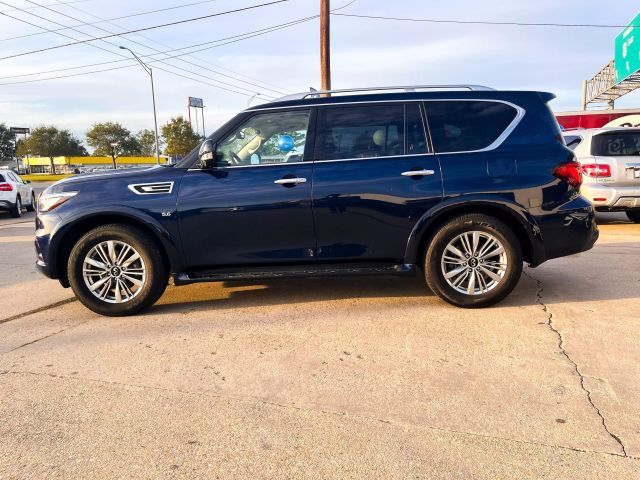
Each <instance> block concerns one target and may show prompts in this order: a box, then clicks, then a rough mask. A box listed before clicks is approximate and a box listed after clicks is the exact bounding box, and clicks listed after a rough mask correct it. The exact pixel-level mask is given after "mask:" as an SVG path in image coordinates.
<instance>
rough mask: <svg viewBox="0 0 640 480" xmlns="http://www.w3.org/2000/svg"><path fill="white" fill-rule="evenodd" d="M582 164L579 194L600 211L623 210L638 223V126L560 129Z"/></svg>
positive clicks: (639, 179) (639, 199)
mask: <svg viewBox="0 0 640 480" xmlns="http://www.w3.org/2000/svg"><path fill="white" fill-rule="evenodd" d="M563 136H564V140H565V142H566V143H567V146H568V147H569V148H571V149H572V150H573V151H574V152H575V154H576V157H577V158H578V161H579V162H580V163H581V164H582V178H583V183H582V188H581V192H582V194H583V195H584V196H585V197H587V198H588V199H589V200H590V201H591V202H592V203H593V205H594V206H595V208H596V210H597V211H600V212H619V211H620V212H622V211H624V212H626V214H627V217H629V220H631V221H632V222H635V223H640V128H629V127H620V128H590V129H584V130H570V131H567V132H564V133H563Z"/></svg>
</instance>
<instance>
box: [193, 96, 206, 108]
mask: <svg viewBox="0 0 640 480" xmlns="http://www.w3.org/2000/svg"><path fill="white" fill-rule="evenodd" d="M189 106H190V107H194V108H203V107H204V101H203V100H202V99H201V98H196V97H189Z"/></svg>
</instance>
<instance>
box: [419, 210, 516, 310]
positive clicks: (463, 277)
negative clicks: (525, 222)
mask: <svg viewBox="0 0 640 480" xmlns="http://www.w3.org/2000/svg"><path fill="white" fill-rule="evenodd" d="M424 266H425V277H426V281H427V284H428V285H429V288H431V290H432V291H433V292H434V293H435V294H436V295H438V296H439V297H440V298H442V299H443V300H445V301H447V302H449V303H451V304H453V305H456V306H458V307H463V308H473V307H487V306H490V305H493V304H495V303H497V302H499V301H500V300H502V299H503V298H505V297H506V296H507V295H508V294H509V293H510V292H511V291H512V290H513V289H514V288H515V286H516V285H517V283H518V280H519V279H520V275H521V274H522V248H521V246H520V242H519V241H518V239H517V237H516V236H515V234H514V233H513V231H512V230H511V229H510V228H509V227H508V226H507V225H506V224H505V223H504V222H502V221H500V220H498V219H497V218H494V217H491V216H489V215H483V214H469V215H463V216H460V217H456V218H454V219H452V220H450V221H449V222H447V223H446V224H445V225H444V226H442V227H441V228H440V229H439V230H438V232H437V233H436V234H435V235H434V236H433V238H432V239H431V241H430V243H429V247H428V248H427V250H426V254H425V260H424Z"/></svg>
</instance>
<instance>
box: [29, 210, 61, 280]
mask: <svg viewBox="0 0 640 480" xmlns="http://www.w3.org/2000/svg"><path fill="white" fill-rule="evenodd" d="M59 223H60V217H58V216H57V215H56V214H53V213H50V214H38V216H37V217H36V238H35V242H34V245H35V250H36V267H37V268H38V270H40V272H42V274H43V275H45V276H46V277H49V278H58V274H57V271H56V270H57V265H56V264H55V262H54V261H53V258H54V256H52V255H51V238H52V237H51V236H52V233H53V232H55V230H56V227H57V226H58V224H59Z"/></svg>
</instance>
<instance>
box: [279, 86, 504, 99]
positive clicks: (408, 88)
mask: <svg viewBox="0 0 640 480" xmlns="http://www.w3.org/2000/svg"><path fill="white" fill-rule="evenodd" d="M384 90H402V91H404V92H415V91H416V90H470V91H484V92H486V91H491V90H495V89H494V88H491V87H485V86H484V85H403V86H397V87H366V88H342V89H339V90H316V89H314V88H312V89H311V91H309V92H301V93H294V94H292V95H287V96H285V97H281V98H276V99H275V100H272V102H283V101H287V100H304V99H305V98H318V97H322V96H327V95H331V94H334V93H354V92H355V93H366V92H379V91H384Z"/></svg>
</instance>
